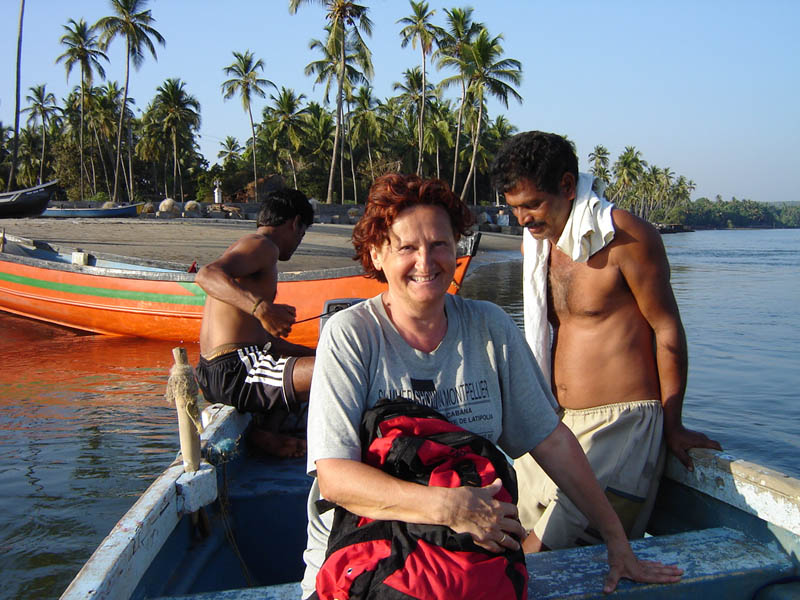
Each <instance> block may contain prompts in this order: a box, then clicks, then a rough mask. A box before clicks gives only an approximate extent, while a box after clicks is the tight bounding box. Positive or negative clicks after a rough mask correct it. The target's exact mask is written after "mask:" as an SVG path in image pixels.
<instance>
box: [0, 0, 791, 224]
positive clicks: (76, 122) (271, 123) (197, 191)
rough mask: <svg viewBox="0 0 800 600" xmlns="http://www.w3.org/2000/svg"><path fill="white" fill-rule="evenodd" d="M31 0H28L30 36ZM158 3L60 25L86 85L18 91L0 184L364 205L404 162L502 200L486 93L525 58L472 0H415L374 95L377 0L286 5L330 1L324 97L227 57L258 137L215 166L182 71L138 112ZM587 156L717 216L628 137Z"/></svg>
mask: <svg viewBox="0 0 800 600" xmlns="http://www.w3.org/2000/svg"><path fill="white" fill-rule="evenodd" d="M24 4H25V0H20V21H19V40H20V43H19V46H20V47H21V39H22V34H23V14H24ZM147 4H148V0H109V8H110V11H109V12H110V13H111V14H110V15H109V16H106V17H102V18H100V19H99V20H98V21H97V22H96V23H94V24H91V25H90V24H88V23H87V22H86V21H85V20H84V19H78V20H74V19H70V20H69V22H68V23H67V24H65V25H64V26H63V28H64V32H63V35H62V37H61V39H60V42H61V44H62V46H63V49H64V50H63V53H62V54H61V55H59V56H58V57H55V60H56V62H58V63H60V64H63V65H64V68H65V71H66V75H67V78H68V79H69V78H70V77H71V76H73V74H74V75H75V76H76V77H77V80H78V83H77V85H75V87H74V88H73V90H72V91H71V92H69V93H68V95H67V97H66V98H64V99H62V100H61V101H60V102H59V101H58V100H57V99H56V98H55V96H54V95H53V94H52V93H51V92H48V90H47V85H46V83H42V84H40V85H36V86H33V87H31V88H30V89H29V90H28V93H27V94H26V96H25V101H26V103H27V105H26V106H25V107H24V108H22V107H21V106H20V102H19V100H18V101H17V106H16V107H15V117H16V118H15V124H14V126H13V127H11V126H7V125H3V124H2V123H0V184H2V185H4V186H5V187H6V189H12V188H14V187H28V186H31V185H35V184H36V183H37V182H44V181H47V180H51V179H55V178H57V179H58V180H59V182H60V185H61V187H63V189H64V190H65V191H66V194H67V197H68V198H69V199H71V200H79V199H88V200H105V199H110V200H113V201H115V202H134V201H139V200H158V199H161V198H163V197H172V198H175V199H178V200H181V201H185V200H188V199H196V200H200V201H208V200H210V199H211V197H212V190H213V188H214V186H215V184H217V183H218V184H219V185H220V186H221V187H222V190H223V194H224V195H225V196H226V197H228V198H231V199H234V200H239V201H248V200H255V199H257V198H258V193H259V191H260V189H263V181H264V179H265V178H266V177H269V176H272V175H279V176H280V177H281V178H282V179H283V180H285V181H286V182H287V183H288V184H290V185H293V186H294V187H298V188H300V189H303V190H305V191H306V192H307V193H308V194H309V195H311V196H314V197H317V198H320V199H323V198H324V199H325V200H326V201H327V202H358V201H360V200H361V201H363V199H364V197H365V195H366V192H367V190H368V189H369V185H370V183H371V181H372V180H373V179H374V178H375V177H376V176H377V175H380V174H381V173H384V172H387V171H400V172H412V173H417V174H420V175H423V176H436V177H440V178H442V179H446V180H447V181H449V182H450V184H451V186H452V188H453V190H454V191H456V193H458V194H460V196H461V198H462V199H464V200H465V201H468V202H471V203H474V204H478V203H492V202H497V201H499V198H498V196H497V194H496V192H495V191H494V190H493V189H492V186H491V182H490V180H489V177H488V167H489V163H490V161H491V158H492V156H493V155H494V154H495V152H496V151H497V150H498V148H499V147H500V145H501V144H502V143H503V142H504V141H505V140H506V139H507V138H508V137H510V136H511V135H513V134H514V133H516V131H517V127H515V126H514V125H513V124H511V123H510V122H509V121H508V120H507V119H506V117H505V116H504V115H496V116H492V115H490V114H489V111H488V107H487V101H488V100H489V99H490V98H494V99H496V100H498V101H499V102H500V103H501V104H502V105H504V106H506V107H508V103H509V100H514V101H517V102H522V97H521V96H520V94H519V92H518V91H517V88H518V87H519V84H520V82H521V79H522V63H521V62H520V61H519V60H517V59H514V58H509V57H506V56H505V51H504V49H503V36H502V35H493V34H492V33H490V31H489V29H488V27H487V26H486V24H484V23H482V22H479V21H477V20H476V19H475V15H474V10H473V9H472V8H469V7H463V8H450V9H444V10H443V11H442V14H440V15H437V11H436V10H431V9H430V8H429V5H428V3H427V2H425V1H424V0H421V1H419V2H415V1H414V0H410V2H409V8H410V13H409V14H408V16H406V17H403V18H401V19H400V20H398V22H397V23H396V26H397V35H398V42H399V44H400V46H401V47H405V46H407V45H411V46H412V47H413V48H415V49H417V50H418V51H419V63H418V64H414V65H410V66H409V67H408V68H407V69H406V70H405V71H404V72H403V73H402V74H400V77H399V78H398V81H396V82H395V83H394V85H393V91H394V92H395V95H393V96H391V97H387V98H384V99H379V98H376V97H375V95H374V93H373V89H372V87H371V80H372V78H373V75H374V69H373V64H372V55H371V51H370V48H369V43H368V40H369V38H370V37H371V35H372V30H373V24H372V21H371V20H370V18H369V8H368V6H367V5H366V3H361V4H359V3H356V2H352V1H349V0H289V2H288V9H289V12H290V13H291V14H294V13H296V12H297V11H298V10H302V9H303V6H304V5H306V4H321V5H323V6H324V8H325V18H324V21H323V22H322V23H321V24H320V25H321V29H320V32H321V34H322V35H320V36H319V38H318V39H316V38H315V39H312V40H310V42H309V49H310V50H311V51H313V53H314V54H315V59H314V60H312V61H311V62H310V63H309V64H308V65H307V66H306V67H305V75H306V76H308V77H309V78H311V80H312V81H313V84H314V86H315V87H316V86H317V85H319V86H321V87H322V90H323V94H322V98H321V99H320V101H315V100H309V98H308V97H307V96H306V94H304V93H302V92H299V91H296V90H295V89H293V88H291V87H286V86H283V85H280V86H279V85H278V84H276V83H275V82H273V81H271V80H270V79H268V78H267V74H266V73H265V71H266V69H267V67H266V64H265V62H264V60H263V59H262V58H260V57H258V56H257V55H256V53H255V52H253V51H252V50H250V49H247V48H243V49H237V50H234V51H232V60H231V62H230V64H228V65H221V66H220V71H219V73H220V93H221V95H222V96H223V97H224V98H225V99H226V100H227V99H230V100H234V99H236V100H239V101H240V103H241V107H242V110H243V112H244V113H245V114H246V117H247V119H248V121H249V125H250V137H249V139H247V140H238V139H236V138H235V137H233V136H228V137H226V139H225V140H224V141H223V142H221V144H220V148H219V152H218V154H217V156H216V159H217V162H216V163H215V164H213V165H209V162H208V161H207V160H206V158H205V157H203V156H202V155H201V154H200V152H199V145H198V143H197V136H198V131H199V127H200V122H201V107H200V103H199V101H198V100H197V98H196V97H195V96H193V95H192V94H191V92H190V90H189V88H188V87H187V82H185V81H182V80H181V79H180V78H170V79H167V80H166V81H164V82H163V83H162V84H161V85H160V86H159V87H158V88H157V90H156V93H155V95H154V97H153V98H152V99H151V100H150V101H149V102H148V103H147V104H144V105H143V106H144V108H143V109H138V108H137V103H136V101H135V100H134V99H133V98H132V97H131V96H130V94H129V91H130V90H129V85H128V84H129V79H130V69H131V66H133V67H134V68H139V67H141V66H142V64H143V63H144V62H145V60H147V59H150V58H151V59H152V60H157V46H158V45H164V44H165V39H164V37H163V36H162V35H161V33H159V31H158V30H157V29H156V21H155V18H154V17H153V15H152V12H151V10H149V9H148V8H147ZM437 20H438V22H437ZM112 43H119V44H121V45H124V47H125V54H124V56H125V64H124V82H123V83H122V84H119V83H118V82H116V81H109V80H106V74H107V71H109V70H110V65H109V59H108V57H107V55H106V51H107V50H108V48H109V47H110V45H111V44H112ZM431 66H435V67H436V70H437V71H436V72H437V74H438V73H442V74H443V76H442V78H441V79H440V80H439V81H436V82H434V81H431V77H430V67H431ZM117 68H119V69H121V65H120V66H117ZM18 81H19V75H18V76H17V82H18ZM447 94H449V95H447ZM257 98H263V99H267V98H268V100H267V102H266V106H264V107H263V109H262V111H261V114H260V115H259V114H255V115H254V112H253V109H254V102H255V101H256V99H257ZM136 112H138V113H139V114H138V115H137V114H136ZM20 116H23V117H25V125H24V126H23V127H19V123H18V121H19V117H20ZM587 158H588V161H589V164H590V166H591V171H592V172H593V173H594V174H595V175H596V176H597V177H600V178H601V179H603V180H604V181H605V182H607V184H608V190H607V194H606V195H607V197H608V198H609V199H610V200H612V201H614V202H616V203H617V204H618V205H619V206H621V207H623V208H626V209H628V210H631V211H632V212H634V213H635V214H637V215H639V216H641V217H643V218H645V219H648V220H650V221H653V222H675V223H687V224H697V223H693V222H692V221H693V220H696V219H705V218H709V219H710V218H711V217H710V215H711V214H716V213H714V211H705V212H703V211H700V209H699V207H700V206H701V205H698V207H697V210H695V208H693V205H694V204H696V203H692V202H690V195H691V192H692V191H693V190H694V189H695V184H694V182H692V181H691V180H689V179H687V178H686V177H684V176H682V175H676V174H675V173H674V172H672V170H671V169H669V168H668V167H664V168H660V167H657V166H655V165H649V164H648V163H647V162H646V161H645V160H644V159H643V157H642V155H641V152H639V151H638V150H636V148H635V147H633V146H630V147H627V148H625V150H624V151H623V152H622V153H621V154H620V156H619V157H618V158H617V159H616V160H615V161H613V162H612V161H611V157H610V155H609V152H608V150H607V149H606V148H605V147H604V146H602V145H598V146H595V147H594V149H593V150H592V152H590V153H589V155H588V157H587ZM734 201H735V199H734ZM736 202H738V201H736ZM712 204H714V203H712ZM756 204H758V203H756ZM702 206H705V204H702ZM736 206H737V207H738V204H737V205H736ZM724 221H725V224H727V221H731V222H732V223H738V222H739V219H738V217H737V218H736V219H725V220H724ZM765 222H766V221H765ZM771 223H773V224H775V223H783V221H782V220H781V218H780V217H777V218H775V219H772V221H771Z"/></svg>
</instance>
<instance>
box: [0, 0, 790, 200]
mask: <svg viewBox="0 0 800 600" xmlns="http://www.w3.org/2000/svg"><path fill="white" fill-rule="evenodd" d="M364 4H367V5H368V6H369V9H370V17H371V19H372V21H373V23H374V31H373V36H372V38H370V39H368V44H369V46H370V47H371V49H372V52H373V63H374V66H375V79H374V81H373V86H374V89H375V95H376V96H377V97H379V98H385V97H388V96H391V95H393V92H392V84H393V83H394V82H395V81H401V80H402V72H403V70H404V69H406V68H410V67H413V66H415V65H417V64H419V51H418V50H416V49H413V48H412V47H411V46H410V45H409V46H408V47H407V48H405V49H401V48H400V38H399V35H398V32H399V30H400V28H401V27H400V25H398V24H397V20H398V19H399V18H401V17H403V16H406V15H408V14H410V12H411V10H410V7H409V5H408V2H407V1H405V0H364ZM429 4H430V6H431V7H432V8H435V9H437V12H436V15H435V17H434V22H435V23H437V24H439V25H444V13H443V9H444V8H450V7H456V6H458V7H463V6H473V7H474V9H475V12H474V18H475V20H477V21H481V22H483V23H484V24H485V25H486V26H487V28H488V29H489V31H490V33H491V34H492V35H497V34H502V35H503V36H504V40H505V42H504V47H505V50H506V56H507V57H509V58H516V59H518V60H520V61H521V62H522V66H523V72H524V75H523V83H522V85H521V87H520V88H519V92H520V94H521V95H522V97H523V103H522V104H518V103H517V102H515V101H512V102H511V104H510V105H509V108H508V109H506V108H505V107H503V106H502V105H499V104H498V103H496V102H492V103H490V105H489V106H490V116H492V117H493V118H494V117H496V116H497V115H498V114H501V113H504V114H506V116H507V118H508V119H509V120H510V121H511V122H512V123H513V124H514V125H516V126H517V127H518V128H519V129H520V130H521V131H524V130H528V129H541V130H544V131H554V132H557V133H562V134H566V135H567V136H569V138H570V139H571V140H573V141H574V142H575V143H576V145H577V148H578V154H579V158H580V161H581V168H587V167H588V165H587V155H588V154H589V152H590V151H591V150H592V148H593V147H594V146H595V145H596V144H603V145H605V146H606V147H607V148H608V149H609V151H610V152H611V156H612V160H613V159H615V158H616V157H617V156H618V155H619V153H620V152H622V150H623V149H624V148H625V146H629V145H632V146H635V147H636V148H637V149H638V150H640V151H641V152H642V155H643V158H644V159H645V160H647V161H648V162H649V163H651V164H655V165H658V166H659V167H666V166H668V167H670V168H671V169H672V170H673V171H674V172H675V173H676V174H678V175H684V176H686V177H688V178H689V179H692V180H694V181H695V183H696V184H697V189H696V191H695V193H694V195H693V197H694V198H698V197H701V196H707V197H709V198H713V197H714V196H715V195H717V194H720V195H721V196H722V197H723V198H724V199H726V200H728V199H730V198H731V197H732V196H736V197H737V198H739V199H742V198H749V199H752V200H759V201H765V202H778V201H784V200H800V194H798V192H797V191H796V188H794V181H793V180H794V176H795V173H796V172H797V171H798V167H800V164H798V163H799V162H800V161H798V147H800V109H798V106H800V100H799V99H798V98H800V68H799V67H800V36H798V35H797V24H798V23H800V2H798V1H797V0H759V1H743V0H741V1H737V0H672V1H670V2H651V1H641V0H607V1H604V2H597V1H595V2H590V1H563V2H542V1H533V0H513V1H512V0H508V1H503V0H474V1H472V2H464V3H461V2H440V1H438V0H430V2H429ZM147 6H148V8H150V9H151V10H152V14H153V17H154V18H155V19H156V22H155V27H156V29H158V31H160V32H161V34H162V35H163V36H164V37H165V38H166V46H164V47H158V49H157V52H158V60H157V61H155V60H153V59H152V58H151V57H149V56H148V57H147V60H146V61H145V63H144V65H143V66H142V68H141V69H140V70H139V71H133V72H132V76H131V83H130V95H131V96H132V97H133V98H135V99H136V102H137V106H138V107H139V108H144V107H145V106H146V104H147V103H148V102H149V101H150V99H151V98H152V97H153V95H154V92H155V89H156V88H157V87H158V86H159V85H160V84H161V83H162V82H163V81H164V80H165V79H166V78H168V77H180V78H181V79H182V80H183V81H185V82H186V87H187V89H188V91H189V92H190V93H192V94H193V95H194V96H195V97H196V98H197V99H198V100H199V102H200V104H201V115H202V120H203V122H202V128H201V131H200V133H201V137H200V146H201V151H202V152H203V154H204V155H205V157H206V158H207V159H208V160H209V162H210V163H212V164H213V163H214V162H215V161H216V155H217V152H218V151H219V143H220V141H221V140H222V139H223V138H225V136H227V135H234V136H236V137H237V138H238V139H239V141H240V142H244V141H245V140H246V138H247V137H248V136H249V135H250V134H249V124H248V120H247V116H246V114H245V113H244V111H243V110H242V107H241V103H240V101H239V100H238V99H231V100H229V101H223V99H222V95H221V93H220V84H221V83H222V81H223V80H224V79H225V76H224V75H223V73H222V68H223V67H224V66H226V65H228V64H230V63H231V62H232V61H233V57H232V54H231V53H232V51H234V50H237V51H244V50H246V49H250V50H252V51H253V52H254V53H255V54H256V56H258V57H260V58H263V59H264V61H265V64H266V70H265V72H264V76H265V77H266V78H267V79H270V80H272V81H273V82H274V83H275V84H276V85H277V86H279V87H280V86H286V87H289V88H293V89H294V90H295V91H297V92H301V93H304V94H305V95H306V96H307V97H308V99H309V100H316V101H321V100H322V93H323V89H322V86H317V87H316V88H314V85H313V81H312V80H311V79H310V78H308V77H306V76H305V75H304V74H303V69H304V67H305V65H307V64H308V63H309V62H311V61H312V60H316V59H317V55H316V53H314V52H312V51H311V50H309V49H308V42H309V40H311V39H312V38H323V37H324V31H323V29H322V28H323V25H324V11H323V9H322V8H321V7H320V6H318V5H315V4H311V5H305V6H303V7H301V8H300V10H299V11H298V13H297V14H295V15H290V14H289V11H288V0H233V1H231V2H211V1H210V0H152V1H151V2H150V3H149V4H148V5H147ZM107 14H110V11H109V3H108V2H107V1H106V0H70V1H69V2H66V1H62V0H27V1H26V5H25V29H24V37H23V65H22V100H23V105H25V101H24V98H25V95H26V93H27V91H28V88H29V87H30V86H32V85H36V84H40V83H46V84H47V89H48V90H49V91H52V92H53V93H55V95H56V97H57V98H59V101H60V99H61V98H63V97H64V96H65V95H66V93H67V91H68V89H69V88H70V87H72V86H74V85H77V84H78V83H79V71H78V70H74V71H73V74H72V75H71V78H70V81H69V85H68V84H67V82H66V78H65V70H64V67H63V65H61V64H58V65H56V64H55V59H56V57H57V56H58V55H60V54H61V53H62V52H63V47H62V46H61V45H60V43H59V38H60V37H61V35H62V34H63V32H64V30H63V27H62V26H63V25H64V24H66V23H67V20H68V19H70V18H74V19H75V20H78V19H79V18H81V17H83V18H84V19H86V21H87V22H89V23H94V22H95V21H96V20H97V19H98V18H100V17H102V16H105V15H107ZM18 16H19V2H18V0H2V2H0V57H2V67H1V68H0V73H2V77H1V78H0V121H2V122H3V123H4V124H9V125H11V124H13V110H14V68H15V65H14V62H15V54H16V30H17V20H18ZM123 54H124V44H123V42H122V41H121V40H117V41H115V42H114V43H113V44H112V46H111V48H110V49H109V52H108V55H109V58H110V61H111V62H110V64H109V65H108V66H107V68H106V72H107V76H108V77H109V78H110V79H116V80H117V81H119V82H122V81H123V80H124V60H123ZM448 74H449V73H448ZM444 76H445V74H443V73H437V72H436V71H435V70H434V71H433V72H432V73H431V80H432V81H434V82H437V81H438V80H440V79H441V78H443V77H444ZM268 102H269V98H267V99H266V100H261V99H256V101H255V103H254V115H260V113H261V109H262V108H263V107H264V106H265V105H266V103H268Z"/></svg>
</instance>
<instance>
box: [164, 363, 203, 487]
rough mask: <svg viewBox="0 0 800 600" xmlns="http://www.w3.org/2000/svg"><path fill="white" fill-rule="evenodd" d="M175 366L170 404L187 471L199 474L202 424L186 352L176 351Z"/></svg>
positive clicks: (170, 382) (168, 392)
mask: <svg viewBox="0 0 800 600" xmlns="http://www.w3.org/2000/svg"><path fill="white" fill-rule="evenodd" d="M172 356H173V357H174V358H175V364H174V365H173V367H172V369H171V370H170V373H169V380H168V381H167V400H168V401H170V402H171V403H173V404H174V405H175V408H176V409H177V411H178V431H179V433H180V440H181V456H182V457H183V469H184V471H185V472H187V473H193V472H195V471H197V469H198V468H199V466H200V431H202V425H201V424H200V418H199V410H198V408H197V381H196V380H195V378H194V370H193V369H192V366H191V365H190V364H189V360H188V358H187V355H186V348H180V347H179V348H173V349H172Z"/></svg>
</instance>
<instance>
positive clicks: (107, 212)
mask: <svg viewBox="0 0 800 600" xmlns="http://www.w3.org/2000/svg"><path fill="white" fill-rule="evenodd" d="M143 206H144V202H138V203H136V204H126V205H125V206H113V207H111V208H99V207H97V208H72V207H63V206H61V207H55V206H53V207H50V208H47V209H45V211H44V212H43V213H42V216H43V217H53V218H59V219H65V218H79V219H80V218H82V219H109V218H121V217H135V216H136V215H138V214H139V213H140V212H141V210H142V207H143Z"/></svg>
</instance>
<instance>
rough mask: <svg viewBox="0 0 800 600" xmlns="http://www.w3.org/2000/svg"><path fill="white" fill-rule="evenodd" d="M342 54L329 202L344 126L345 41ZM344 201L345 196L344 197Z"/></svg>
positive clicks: (328, 201)
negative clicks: (340, 131)
mask: <svg viewBox="0 0 800 600" xmlns="http://www.w3.org/2000/svg"><path fill="white" fill-rule="evenodd" d="M341 46H342V48H341V54H340V57H339V83H338V89H337V92H336V132H335V133H334V134H333V156H331V169H330V173H329V174H328V197H327V199H326V200H325V202H326V203H327V204H331V203H332V202H333V174H334V172H335V171H336V153H337V151H338V150H339V130H340V128H341V126H342V91H343V90H344V46H345V44H344V41H343V42H342V44H341ZM342 201H344V198H342Z"/></svg>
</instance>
